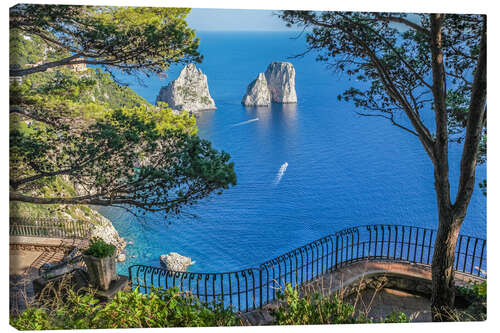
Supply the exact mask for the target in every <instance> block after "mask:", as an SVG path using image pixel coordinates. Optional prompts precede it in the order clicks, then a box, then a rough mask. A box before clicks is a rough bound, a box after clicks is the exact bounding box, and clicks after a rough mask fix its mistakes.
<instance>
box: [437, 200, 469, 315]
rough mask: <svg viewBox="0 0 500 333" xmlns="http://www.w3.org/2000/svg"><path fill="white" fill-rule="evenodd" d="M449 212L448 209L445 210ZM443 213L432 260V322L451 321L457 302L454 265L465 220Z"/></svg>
mask: <svg viewBox="0 0 500 333" xmlns="http://www.w3.org/2000/svg"><path fill="white" fill-rule="evenodd" d="M443 210H445V211H449V210H447V209H443ZM445 211H441V209H440V215H439V228H438V232H437V235H436V241H435V244H434V255H433V258H432V298H431V301H432V320H433V321H450V320H451V316H450V314H451V313H450V310H451V308H452V307H453V305H454V302H455V280H454V276H455V273H454V270H453V264H454V261H455V250H456V246H457V239H458V234H459V232H460V225H461V224H462V221H463V219H456V218H454V217H453V216H452V215H451V214H447V213H446V212H445Z"/></svg>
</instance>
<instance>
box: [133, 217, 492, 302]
mask: <svg viewBox="0 0 500 333" xmlns="http://www.w3.org/2000/svg"><path fill="white" fill-rule="evenodd" d="M435 236H436V230H433V229H427V228H421V227H414V226H404V225H380V224H379V225H367V226H359V227H352V228H347V229H344V230H341V231H339V232H336V233H334V234H331V235H327V236H325V237H323V238H320V239H318V240H315V241H313V242H310V243H308V244H306V245H304V246H301V247H299V248H297V249H295V250H292V251H289V252H287V253H285V254H283V255H280V256H278V257H276V258H273V259H271V260H268V261H266V262H264V263H262V264H261V265H259V267H255V268H248V269H244V270H240V271H236V272H224V273H196V272H175V271H169V270H167V269H164V268H161V267H154V266H145V265H133V266H130V267H129V279H130V282H131V284H132V287H133V288H138V289H139V291H141V292H144V293H148V292H149V291H151V290H152V289H155V288H171V287H174V286H177V287H178V288H179V290H181V291H184V292H189V293H191V294H193V295H195V296H197V297H198V298H199V299H201V300H202V301H206V302H211V301H218V302H223V304H224V305H225V306H231V307H232V308H234V309H235V310H238V311H249V310H253V309H256V308H258V307H260V308H261V307H262V306H263V305H264V304H267V303H270V302H272V301H274V300H275V299H276V291H277V290H278V289H280V288H283V286H285V285H286V284H287V283H290V284H291V285H292V286H297V285H300V284H302V283H305V282H309V281H311V280H314V279H315V278H317V277H318V276H321V275H322V274H325V273H328V272H332V271H335V270H336V269H338V268H340V267H343V266H346V265H349V264H351V263H354V262H357V261H362V260H380V259H385V260H393V261H402V262H408V263H418V264H427V265H429V264H430V263H431V261H432V254H433V250H434V241H435ZM454 268H455V271H458V272H462V273H465V274H469V275H474V276H477V277H481V278H484V277H485V271H486V240H484V239H481V238H476V237H471V236H466V235H460V236H459V238H458V243H457V249H456V251H455V264H454Z"/></svg>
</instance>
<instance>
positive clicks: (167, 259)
mask: <svg viewBox="0 0 500 333" xmlns="http://www.w3.org/2000/svg"><path fill="white" fill-rule="evenodd" d="M160 263H161V264H162V266H164V267H166V268H167V269H168V270H170V271H177V272H183V271H185V270H186V269H187V268H188V267H189V266H191V265H194V264H195V263H196V262H195V261H192V260H191V258H189V257H184V256H181V255H180V254H179V253H176V252H170V253H169V254H162V255H161V256H160Z"/></svg>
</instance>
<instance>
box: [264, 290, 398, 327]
mask: <svg viewBox="0 0 500 333" xmlns="http://www.w3.org/2000/svg"><path fill="white" fill-rule="evenodd" d="M277 295H278V300H279V301H280V302H284V303H282V304H281V305H280V306H279V307H278V309H274V310H271V314H272V315H273V316H274V317H275V320H276V324H277V325H318V324H355V323H372V322H373V321H372V320H371V319H369V318H366V317H365V316H363V315H359V314H358V315H356V311H355V308H354V306H353V305H351V304H349V303H346V302H343V300H342V299H341V298H340V297H339V296H338V295H333V296H330V297H322V296H320V294H319V293H308V294H306V295H305V296H303V297H300V296H299V292H298V290H297V289H296V288H292V286H291V285H290V284H287V286H286V288H285V292H281V291H278V292H277ZM381 322H384V323H405V322H408V319H407V317H406V315H405V314H404V313H401V312H393V313H391V314H390V315H389V316H388V317H386V318H385V319H383V320H382V321H381Z"/></svg>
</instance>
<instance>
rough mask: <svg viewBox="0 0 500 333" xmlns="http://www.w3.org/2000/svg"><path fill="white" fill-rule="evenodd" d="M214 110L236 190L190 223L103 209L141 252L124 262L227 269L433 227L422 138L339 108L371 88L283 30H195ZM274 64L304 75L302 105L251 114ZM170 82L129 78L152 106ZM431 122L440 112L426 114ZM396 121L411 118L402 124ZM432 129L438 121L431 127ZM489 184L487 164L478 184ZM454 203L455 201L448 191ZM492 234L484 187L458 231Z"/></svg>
mask: <svg viewBox="0 0 500 333" xmlns="http://www.w3.org/2000/svg"><path fill="white" fill-rule="evenodd" d="M198 36H199V37H200V39H201V44H200V51H201V53H202V54H203V55H204V60H203V63H202V64H201V65H199V68H201V69H202V70H203V72H204V73H205V74H206V75H207V76H208V84H209V88H210V93H211V95H212V97H213V98H214V100H215V103H216V105H217V110H215V111H207V112H203V113H202V114H201V115H200V117H199V119H198V127H199V135H200V136H201V137H203V138H205V139H208V140H210V141H211V142H212V143H213V145H214V146H215V147H216V148H217V149H220V150H224V151H226V152H228V153H229V154H230V155H231V160H232V161H233V162H234V163H235V170H236V174H237V178H238V179H237V182H238V184H237V185H236V186H235V187H233V188H231V189H229V190H226V191H224V192H223V194H222V195H212V196H210V197H209V198H207V199H205V200H203V201H201V202H200V203H198V204H197V205H196V206H193V207H192V208H190V209H189V210H187V212H189V213H190V214H194V215H196V217H193V216H192V215H183V216H179V217H172V218H169V219H164V218H162V217H160V216H157V215H154V214H147V215H146V216H145V217H144V218H141V219H137V218H135V217H133V216H131V215H130V214H128V213H126V212H125V211H122V210H115V209H109V208H100V209H99V210H100V211H101V212H102V213H103V214H104V215H105V216H107V217H108V218H110V219H111V220H112V222H113V224H114V225H115V227H116V229H117V230H118V231H119V233H120V234H121V235H122V237H124V238H125V239H127V240H130V241H132V242H133V244H131V245H129V246H127V260H126V261H125V262H124V263H119V264H118V271H119V272H120V273H123V274H126V272H127V267H128V266H129V265H132V264H136V263H137V264H148V265H155V266H159V257H160V255H161V254H166V253H169V252H178V253H180V254H182V255H185V256H189V257H191V258H192V259H193V260H194V261H196V264H195V265H193V266H191V267H190V269H189V270H190V271H197V272H222V271H231V270H238V269H242V268H247V267H254V266H255V265H258V264H259V263H261V262H263V261H265V260H267V259H270V258H272V257H275V256H277V255H280V254H282V253H284V252H286V251H289V250H291V249H294V248H296V247H299V246H301V245H303V244H305V243H307V242H310V241H312V240H315V239H317V238H320V237H323V236H325V235H327V234H329V233H333V232H335V231H338V230H340V229H343V228H345V227H349V226H356V225H365V224H377V223H381V224H405V225H413V226H422V227H430V228H437V206H436V198H435V192H434V183H433V167H432V163H431V161H430V159H429V157H428V156H427V155H426V153H425V152H424V149H423V148H422V146H421V144H420V142H419V141H418V139H417V137H415V136H413V135H412V134H409V133H408V132H405V131H403V130H401V129H399V128H397V127H395V126H393V125H391V124H390V122H389V121H387V120H384V119H381V118H374V117H362V116H359V115H357V114H356V113H355V112H354V110H355V107H354V105H353V104H350V103H347V102H340V101H338V100H337V95H338V94H340V93H342V92H343V91H344V90H345V89H347V88H349V87H351V86H354V87H363V86H362V83H360V82H356V81H355V80H353V81H349V80H348V78H347V76H345V75H342V74H341V73H337V72H334V71H332V70H331V69H328V68H327V66H326V64H325V63H319V62H316V61H315V54H313V53H311V54H307V55H306V56H304V57H302V58H292V59H291V58H290V57H292V56H294V55H296V54H299V53H301V52H303V51H305V47H306V45H305V42H304V36H300V37H299V38H296V39H293V38H292V37H297V34H296V33H283V32H280V33H276V32H238V33H233V32H198ZM272 61H290V62H292V63H293V65H294V67H295V70H296V78H295V80H296V90H297V96H298V103H297V104H296V105H295V104H288V105H281V104H273V105H272V106H271V107H244V106H242V105H241V99H242V96H243V95H244V93H245V90H246V87H247V85H248V84H249V83H250V82H251V81H252V80H253V79H255V78H256V77H257V75H258V73H260V72H264V71H265V70H266V68H267V66H268V65H269V64H270V63H271V62H272ZM180 70H181V66H176V67H172V68H171V69H170V70H169V71H168V72H167V73H168V77H167V78H166V79H160V78H159V77H156V76H154V77H150V78H146V77H143V78H142V83H140V82H138V81H137V80H136V79H134V78H133V77H125V76H121V79H122V80H124V81H126V82H128V83H130V87H131V88H132V89H134V90H135V91H136V92H137V93H138V94H139V95H141V96H143V97H144V98H146V99H147V100H148V101H149V102H151V103H154V102H155V100H156V96H157V94H158V92H159V90H160V88H161V86H164V85H167V83H168V82H169V81H170V80H173V79H175V78H176V77H177V75H178V73H179V72H180ZM427 117H428V119H432V118H431V117H432V114H431V113H429V114H428V115H427ZM400 120H401V121H402V122H404V117H401V118H400ZM429 126H431V125H429ZM461 148H462V147H461V146H460V145H458V144H450V165H451V170H450V177H451V186H452V192H454V191H456V188H457V181H458V176H459V162H460V153H461ZM484 178H486V165H481V166H478V168H477V171H476V179H477V180H478V181H481V180H483V179H484ZM452 195H453V196H454V195H455V193H452ZM462 232H463V233H465V234H469V235H473V236H479V237H486V197H485V196H484V195H483V194H482V193H481V191H480V189H479V187H478V186H477V185H476V187H475V190H474V194H473V197H472V200H471V203H470V206H469V209H468V213H467V217H466V220H465V222H464V224H463V227H462Z"/></svg>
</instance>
